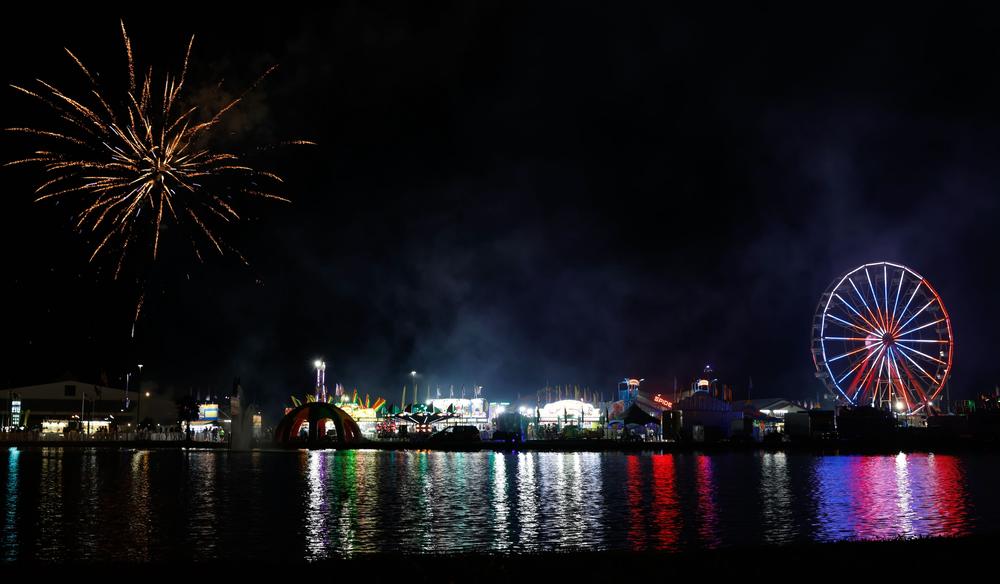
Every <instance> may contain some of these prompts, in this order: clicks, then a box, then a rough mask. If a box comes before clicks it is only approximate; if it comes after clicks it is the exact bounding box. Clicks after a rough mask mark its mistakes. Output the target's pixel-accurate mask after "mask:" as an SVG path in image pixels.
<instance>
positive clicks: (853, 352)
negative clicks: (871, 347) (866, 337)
mask: <svg viewBox="0 0 1000 584" xmlns="http://www.w3.org/2000/svg"><path fill="white" fill-rule="evenodd" d="M867 349H868V347H860V348H858V349H854V350H853V351H848V352H846V353H844V354H842V355H837V356H836V357H833V358H832V359H827V363H833V362H834V361H839V360H841V359H843V358H844V357H849V356H851V355H856V354H857V353H860V352H861V351H864V350H867Z"/></svg>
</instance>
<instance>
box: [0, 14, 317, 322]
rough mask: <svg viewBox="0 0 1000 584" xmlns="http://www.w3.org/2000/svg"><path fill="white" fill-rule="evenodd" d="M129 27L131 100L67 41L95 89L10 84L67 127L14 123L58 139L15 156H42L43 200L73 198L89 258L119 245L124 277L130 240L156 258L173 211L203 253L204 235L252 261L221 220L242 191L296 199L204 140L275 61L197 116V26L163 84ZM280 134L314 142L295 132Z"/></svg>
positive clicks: (229, 217) (272, 178) (233, 215)
mask: <svg viewBox="0 0 1000 584" xmlns="http://www.w3.org/2000/svg"><path fill="white" fill-rule="evenodd" d="M121 31H122V39H123V41H124V44H125V53H126V56H127V58H128V91H127V92H126V94H125V99H124V101H123V103H122V104H121V105H119V107H118V108H117V109H115V108H114V107H112V105H111V104H112V100H109V99H108V98H107V97H106V95H105V94H104V93H103V92H102V90H101V88H100V86H99V85H98V83H97V80H96V77H95V76H94V75H93V74H91V72H90V70H88V69H87V67H86V66H85V65H84V64H83V62H82V61H80V59H79V58H77V56H76V55H74V54H73V53H72V52H71V51H70V50H69V49H66V53H67V54H68V55H69V57H70V58H71V59H72V60H73V62H74V63H75V64H76V66H77V67H78V68H79V70H80V71H81V72H82V73H83V75H84V76H85V77H86V78H87V80H88V82H89V85H90V91H89V93H88V94H87V95H86V96H85V98H77V97H71V96H69V95H67V94H66V93H64V92H63V91H61V90H60V89H59V88H57V87H55V86H54V85H52V84H51V83H48V82H45V81H42V80H40V79H39V80H37V81H38V85H39V87H38V88H37V89H29V88H26V87H21V86H18V85H12V87H13V88H14V89H16V90H17V91H20V92H22V93H24V94H26V95H28V96H30V97H32V98H34V99H36V100H38V101H40V102H42V103H44V104H45V105H46V106H48V107H49V108H51V109H52V110H53V111H55V112H56V114H57V115H58V117H59V119H60V120H61V121H62V125H63V126H65V128H66V129H64V130H62V131H57V130H53V129H42V128H27V127H17V128H7V130H8V131H10V132H16V133H21V134H27V135H31V136H34V137H37V138H41V139H44V140H45V141H46V142H47V143H49V144H51V145H50V146H49V147H48V148H47V149H42V150H37V151H35V152H34V153H33V154H32V155H31V156H28V157H26V158H22V159H20V160H15V161H12V162H8V163H7V165H8V166H10V165H19V164H34V165H39V166H40V167H41V168H42V170H43V180H42V182H41V184H40V185H39V186H38V188H37V189H36V190H35V194H36V199H35V201H36V202H40V201H46V200H50V199H66V198H71V199H72V200H73V202H74V203H75V204H77V205H78V207H76V208H79V209H80V211H79V213H78V214H77V215H76V216H75V218H74V219H75V227H76V229H77V230H78V231H81V232H84V233H86V234H88V235H89V237H90V238H92V240H93V242H94V245H93V250H92V253H91V255H90V261H93V260H94V258H96V257H97V256H98V254H100V253H101V252H102V251H105V252H111V253H113V254H116V255H117V261H116V264H115V270H114V277H115V278H116V279H117V278H118V275H119V274H120V272H121V269H122V263H123V262H124V260H125V257H126V254H127V253H131V252H130V249H132V248H135V247H140V246H142V247H145V246H149V248H148V251H147V252H146V253H151V254H152V259H153V260H155V259H156V257H157V254H158V253H159V248H160V228H161V226H162V225H163V224H164V223H165V222H167V221H172V222H174V223H175V224H177V225H186V226H188V227H190V232H191V234H192V235H191V237H190V241H191V245H192V247H193V249H194V253H195V256H196V257H197V258H198V260H199V261H203V258H202V251H201V248H200V247H199V239H202V241H201V244H202V245H205V246H207V247H209V249H215V250H216V251H217V252H218V253H219V254H223V253H225V252H226V251H230V252H233V253H234V254H236V255H237V256H238V257H239V258H240V260H241V261H242V262H243V263H246V259H245V258H243V256H242V255H240V254H239V252H238V251H236V249H234V248H233V247H232V246H230V245H228V244H227V243H226V242H225V241H224V240H223V239H222V237H221V236H220V234H219V233H218V232H217V230H216V229H215V228H214V227H213V225H214V224H217V223H220V222H221V223H223V224H225V223H231V222H235V221H239V220H240V214H239V212H238V211H237V209H236V203H235V201H236V200H238V199H241V198H258V199H271V200H276V201H284V202H288V199H287V198H286V197H284V196H282V195H281V194H279V193H278V192H276V189H277V187H279V186H280V185H281V183H282V179H281V177H279V176H278V175H276V174H274V173H271V172H267V171H264V170H257V169H255V168H253V167H251V166H249V165H248V164H247V163H245V162H243V160H242V159H241V157H240V156H238V155H237V154H234V153H231V152H220V151H214V150H211V149H209V148H208V147H206V146H204V144H205V142H207V138H209V137H210V136H211V132H212V130H213V129H215V128H216V127H217V126H218V125H219V122H220V120H221V119H222V117H223V116H224V115H225V114H226V113H227V112H229V111H230V110H232V109H233V108H235V107H236V106H237V105H238V104H239V103H240V102H241V101H242V100H243V98H244V97H245V96H246V94H247V93H248V92H250V91H251V90H253V89H254V87H256V85H257V84H258V83H260V81H261V80H263V79H264V77H266V76H267V75H268V74H269V73H271V71H273V70H274V67H272V68H271V69H268V70H267V71H266V72H265V73H264V74H263V75H261V77H260V78H258V80H257V81H256V82H255V83H254V84H253V85H251V86H250V88H249V89H247V91H245V92H244V93H243V94H242V95H240V96H239V97H237V98H235V99H233V100H231V101H229V102H228V103H227V104H226V105H224V106H223V107H222V108H221V109H219V110H218V111H215V112H214V113H212V112H210V113H209V115H208V116H207V117H204V116H199V114H200V113H201V112H199V108H198V107H197V106H195V107H182V105H181V101H182V100H181V96H182V91H183V89H184V84H185V80H186V75H187V70H188V63H189V61H190V57H191V49H192V47H193V45H194V36H192V37H191V40H190V41H189V42H188V45H187V50H186V51H185V53H184V61H183V65H182V67H181V71H180V73H179V74H177V75H172V74H169V73H168V74H167V75H165V76H164V78H163V83H162V87H161V86H159V85H158V84H156V82H155V81H154V78H153V70H152V67H150V68H148V69H147V72H146V74H145V75H144V76H141V77H137V74H136V63H135V59H134V56H133V54H132V42H131V40H130V39H129V36H128V33H127V32H126V30H125V23H124V22H122V23H121ZM282 144H312V142H309V141H306V140H292V141H288V142H283V143H282ZM149 231H152V234H151V235H150V234H149ZM195 234H199V237H196V236H195ZM140 306H141V302H140Z"/></svg>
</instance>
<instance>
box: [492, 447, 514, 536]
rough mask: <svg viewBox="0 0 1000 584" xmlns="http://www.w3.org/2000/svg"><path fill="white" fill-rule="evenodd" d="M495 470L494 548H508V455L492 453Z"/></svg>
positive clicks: (493, 468)
mask: <svg viewBox="0 0 1000 584" xmlns="http://www.w3.org/2000/svg"><path fill="white" fill-rule="evenodd" d="M489 456H490V466H491V467H492V470H493V526H494V532H495V533H496V535H495V536H494V538H493V541H494V549H498V550H507V549H508V548H509V547H510V533H509V532H510V521H509V519H508V516H509V515H510V497H509V496H508V494H507V456H506V455H504V454H502V453H500V452H492V453H490V455H489Z"/></svg>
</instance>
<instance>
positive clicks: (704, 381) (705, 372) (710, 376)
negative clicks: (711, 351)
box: [691, 365, 719, 394]
mask: <svg viewBox="0 0 1000 584" xmlns="http://www.w3.org/2000/svg"><path fill="white" fill-rule="evenodd" d="M718 385H719V380H718V379H717V378H716V377H715V370H714V369H712V366H711V365H705V368H704V369H702V371H701V377H699V378H698V379H696V380H695V382H694V383H692V384H691V393H692V394H694V393H698V392H704V393H709V394H712V393H717V390H718Z"/></svg>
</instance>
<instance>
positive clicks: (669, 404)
mask: <svg viewBox="0 0 1000 584" xmlns="http://www.w3.org/2000/svg"><path fill="white" fill-rule="evenodd" d="M653 402H654V403H658V404H660V405H661V406H663V407H665V408H673V407H674V402H672V401H669V400H667V399H666V398H664V397H663V396H662V395H660V394H656V395H655V396H653Z"/></svg>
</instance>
